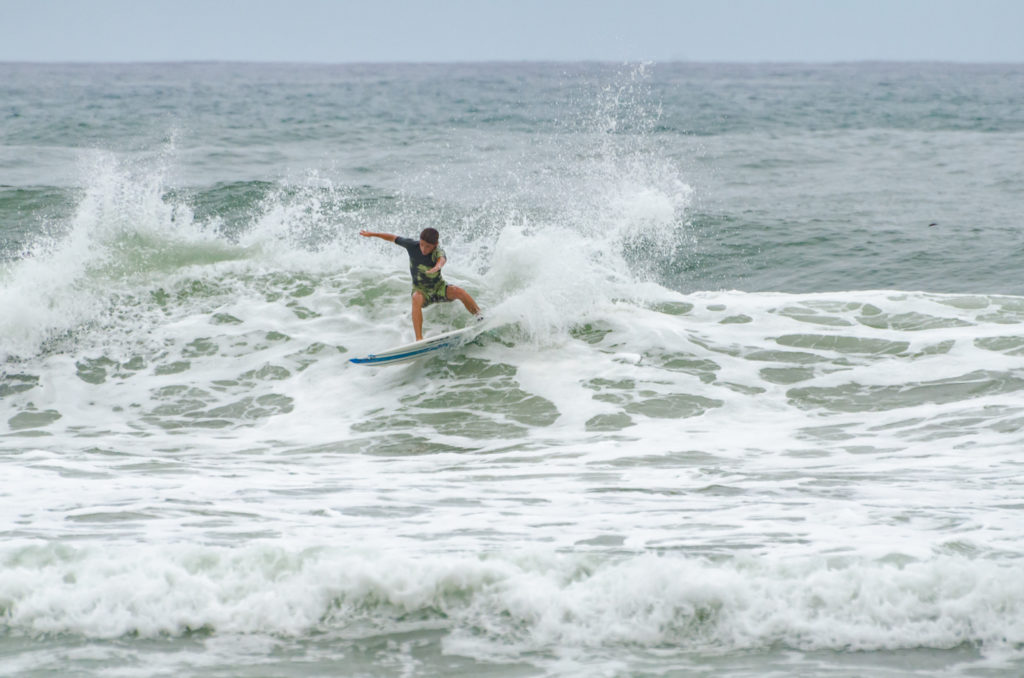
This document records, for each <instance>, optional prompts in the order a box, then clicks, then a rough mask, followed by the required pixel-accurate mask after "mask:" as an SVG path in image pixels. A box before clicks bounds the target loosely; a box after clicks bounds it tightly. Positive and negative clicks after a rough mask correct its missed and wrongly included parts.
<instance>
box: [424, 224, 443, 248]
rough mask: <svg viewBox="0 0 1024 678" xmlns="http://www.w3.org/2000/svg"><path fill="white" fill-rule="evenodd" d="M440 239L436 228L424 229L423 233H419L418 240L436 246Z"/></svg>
mask: <svg viewBox="0 0 1024 678" xmlns="http://www.w3.org/2000/svg"><path fill="white" fill-rule="evenodd" d="M440 238H441V234H440V233H438V232H437V229H436V228H424V229H423V232H422V233H420V240H423V241H424V242H428V243H430V244H431V245H436V244H437V241H438V240H440Z"/></svg>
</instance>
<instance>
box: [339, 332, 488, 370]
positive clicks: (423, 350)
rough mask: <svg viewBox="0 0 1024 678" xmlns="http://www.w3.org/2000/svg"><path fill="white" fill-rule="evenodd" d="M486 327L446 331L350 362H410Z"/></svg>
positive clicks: (466, 339) (463, 340) (469, 338)
mask: <svg viewBox="0 0 1024 678" xmlns="http://www.w3.org/2000/svg"><path fill="white" fill-rule="evenodd" d="M485 329H486V328H485V327H484V326H483V323H479V324H476V325H473V326H471V327H463V328H462V329H459V330H452V331H451V332H444V333H443V334H438V335H437V336H434V337H430V338H428V339H422V340H420V341H414V342H413V343H411V344H406V345H404V346H396V347H395V348H389V349H388V350H386V351H381V352H379V353H370V354H369V355H366V356H363V357H362V358H350V359H349V362H350V363H352V364H354V365H398V364H401V363H408V362H412V361H413V360H419V359H420V358H425V357H427V356H429V355H433V354H435V353H437V352H438V351H443V350H445V349H451V348H456V347H458V346H461V345H463V344H465V343H466V342H469V341H472V340H473V339H474V338H475V337H476V336H477V335H479V334H480V333H481V332H483V331H484V330H485Z"/></svg>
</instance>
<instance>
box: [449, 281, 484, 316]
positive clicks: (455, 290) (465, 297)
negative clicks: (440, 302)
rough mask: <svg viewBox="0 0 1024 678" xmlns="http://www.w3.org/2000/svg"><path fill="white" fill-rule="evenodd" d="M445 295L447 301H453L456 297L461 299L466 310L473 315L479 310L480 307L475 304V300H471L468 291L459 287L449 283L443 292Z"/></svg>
mask: <svg viewBox="0 0 1024 678" xmlns="http://www.w3.org/2000/svg"><path fill="white" fill-rule="evenodd" d="M445 296H446V297H448V300H449V301H455V300H456V299H458V300H459V301H461V302H462V305H463V306H465V307H466V310H467V311H469V312H470V313H472V314H473V315H476V314H477V313H479V312H480V307H479V306H477V305H476V302H475V301H473V297H471V296H469V292H467V291H466V290H464V289H462V288H461V287H456V286H455V285H449V286H448V289H447V291H446V292H445Z"/></svg>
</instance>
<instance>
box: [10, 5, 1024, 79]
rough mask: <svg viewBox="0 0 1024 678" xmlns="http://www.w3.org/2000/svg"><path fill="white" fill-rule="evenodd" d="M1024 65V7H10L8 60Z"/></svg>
mask: <svg viewBox="0 0 1024 678" xmlns="http://www.w3.org/2000/svg"><path fill="white" fill-rule="evenodd" d="M493 60H500V61H521V60H530V61H537V60H543V61H576V60H599V61H637V60H650V61H670V60H673V61H674V60H684V61H733V62H737V61H739V62H761V61H804V62H828V61H862V60H890V61H960V62H1024V0H419V1H416V0H0V61H48V62H53V61H119V62H123V61H287V62H319V63H341V62H422V61H493Z"/></svg>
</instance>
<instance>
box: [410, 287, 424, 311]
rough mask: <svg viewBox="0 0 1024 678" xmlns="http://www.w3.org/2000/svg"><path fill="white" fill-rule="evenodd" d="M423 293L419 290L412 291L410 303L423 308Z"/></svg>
mask: <svg viewBox="0 0 1024 678" xmlns="http://www.w3.org/2000/svg"><path fill="white" fill-rule="evenodd" d="M423 302H424V299H423V293H422V292H420V291H419V290H417V291H415V292H413V293H412V305H413V308H423Z"/></svg>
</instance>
